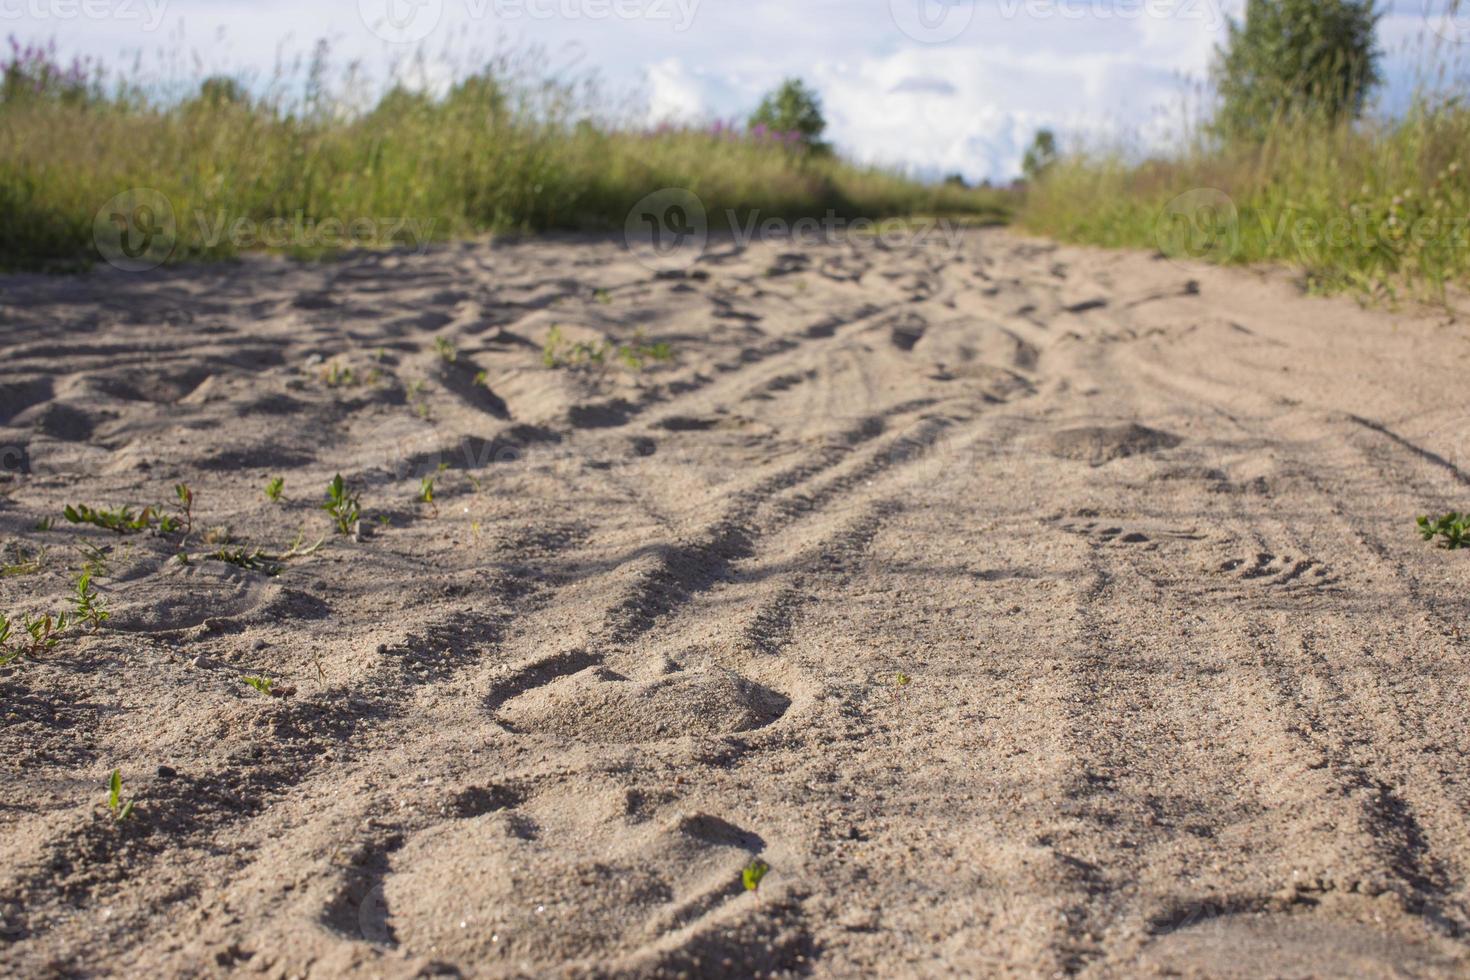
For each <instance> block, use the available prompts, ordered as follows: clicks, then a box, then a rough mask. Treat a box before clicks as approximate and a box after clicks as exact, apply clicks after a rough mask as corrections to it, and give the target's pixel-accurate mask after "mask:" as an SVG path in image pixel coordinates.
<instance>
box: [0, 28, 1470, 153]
mask: <svg viewBox="0 0 1470 980" xmlns="http://www.w3.org/2000/svg"><path fill="white" fill-rule="evenodd" d="M1446 2H1451V0H1398V3H1397V5H1396V6H1395V7H1393V8H1390V9H1389V13H1388V16H1387V17H1386V18H1385V20H1384V22H1383V25H1382V28H1381V30H1380V38H1381V41H1382V44H1383V47H1384V48H1385V51H1386V52H1387V54H1388V59H1387V63H1386V68H1387V69H1388V75H1389V78H1390V80H1391V85H1390V86H1389V90H1388V91H1387V92H1386V94H1385V101H1386V102H1388V103H1389V104H1402V102H1403V100H1404V98H1405V97H1406V93H1407V92H1408V91H1409V90H1410V89H1411V88H1412V77H1413V74H1414V72H1415V70H1416V67H1417V66H1419V65H1422V64H1423V63H1424V60H1425V59H1424V55H1423V50H1422V43H1421V40H1420V39H1421V38H1424V37H1427V38H1429V39H1431V40H1432V39H1435V38H1436V37H1437V35H1436V34H1434V33H1433V32H1431V31H1429V29H1428V28H1429V27H1430V26H1434V25H1433V24H1428V23H1427V22H1426V18H1425V16H1424V11H1423V7H1422V4H1424V3H1427V4H1429V5H1430V6H1431V11H1432V12H1433V13H1435V14H1437V13H1438V9H1439V8H1440V7H1442V5H1443V4H1444V3H1446ZM1242 3H1243V0H0V33H6V34H9V33H14V34H16V35H18V36H19V37H21V38H22V39H40V38H46V37H55V38H56V40H57V41H58V43H59V44H60V46H61V47H62V49H63V50H64V51H66V52H68V53H86V54H92V55H97V56H101V57H103V58H104V59H106V60H107V61H108V62H109V63H112V64H118V63H120V62H121V61H122V59H124V58H126V57H131V56H133V55H135V54H138V53H141V55H142V58H143V61H144V63H145V65H146V66H149V67H148V70H149V71H153V72H164V73H167V74H170V75H173V76H174V77H179V76H181V75H182V76H188V77H196V76H202V75H204V74H209V73H212V72H217V71H227V72H238V71H240V70H242V69H247V70H253V71H254V72H256V73H257V74H261V75H269V73H270V72H271V69H272V66H273V65H274V64H275V63H276V60H277V58H278V56H279V54H280V52H282V51H286V52H295V53H300V52H303V51H306V50H308V49H309V48H310V46H311V44H312V43H313V42H314V41H315V40H317V39H318V38H326V39H328V40H329V41H330V43H331V45H332V50H333V55H334V58H335V59H337V60H339V61H343V62H345V61H347V60H349V59H357V60H360V61H361V62H362V63H363V65H364V66H365V67H366V68H367V70H368V71H370V72H372V73H373V74H374V75H375V76H376V77H379V78H382V77H386V76H387V74H389V73H390V71H391V70H392V69H390V68H389V66H390V65H391V64H394V63H395V62H396V63H400V64H401V63H402V62H403V61H404V59H405V58H406V57H408V56H409V55H410V54H411V53H412V52H413V51H415V50H422V51H423V53H424V56H425V70H424V75H425V76H426V77H427V83H428V84H430V85H432V84H436V83H439V82H442V81H443V79H444V78H446V77H448V75H449V74H450V73H451V71H452V69H451V68H450V67H449V65H450V64H460V65H463V64H465V63H466V62H467V61H470V60H473V58H474V57H475V54H476V53H477V52H483V51H492V50H507V49H514V50H524V49H527V48H529V47H531V46H536V47H539V48H540V49H541V51H542V52H543V54H542V55H541V56H540V57H539V59H538V61H539V63H540V64H543V65H547V66H550V67H553V68H557V69H561V70H563V71H564V72H580V71H586V70H590V69H596V70H597V72H598V73H599V75H600V77H601V78H602V80H603V81H602V84H601V85H600V86H599V91H600V92H601V93H603V94H604V95H605V96H607V97H609V98H615V99H616V101H617V102H618V103H619V104H620V105H622V106H624V107H625V108H626V109H627V111H629V112H631V113H632V114H634V115H635V116H636V117H638V118H639V119H640V120H644V121H648V122H654V121H658V120H662V119H671V120H676V121H696V120H708V119H713V118H732V117H740V116H743V115H744V114H745V113H747V112H748V111H749V110H750V108H751V107H752V106H753V105H754V103H755V102H756V101H757V100H758V99H759V97H760V94H761V93H762V92H763V91H765V90H767V89H769V88H770V87H771V86H772V85H774V84H776V83H777V82H779V81H780V79H781V78H782V77H783V76H786V75H793V74H794V75H800V76H802V77H803V78H805V79H806V80H807V81H808V82H810V83H811V84H813V85H815V86H816V88H817V89H818V90H819V91H820V92H821V94H822V96H823V99H824V101H825V105H826V111H827V116H828V120H829V123H830V130H829V133H830V136H831V138H832V139H833V141H834V142H836V143H837V144H838V145H839V147H841V148H842V149H843V151H844V152H846V153H848V154H849V155H851V156H854V157H857V158H859V159H862V160H865V161H870V162H875V163H883V164H890V165H896V166H902V167H906V168H909V169H912V170H914V171H916V172H920V173H923V174H941V173H949V172H960V173H963V174H965V175H966V176H967V177H969V178H971V179H978V178H981V177H991V178H993V179H1004V178H1007V177H1009V176H1011V175H1013V174H1014V173H1016V171H1017V170H1018V169H1019V162H1020V155H1021V151H1022V149H1023V148H1024V146H1025V144H1026V143H1027V142H1028V141H1029V139H1030V137H1031V134H1032V133H1033V132H1034V131H1035V130H1036V129H1037V128H1038V127H1041V126H1049V127H1052V128H1054V129H1056V130H1058V131H1059V132H1060V133H1061V134H1063V136H1064V139H1071V140H1074V141H1075V140H1086V141H1093V142H1101V141H1108V140H1113V139H1118V138H1122V139H1124V140H1126V141H1127V142H1128V143H1129V144H1130V145H1134V146H1139V145H1150V144H1153V143H1156V142H1159V141H1162V140H1165V139H1167V136H1168V133H1169V132H1170V131H1171V130H1175V129H1177V128H1178V123H1179V121H1180V119H1181V118H1182V116H1183V114H1184V110H1185V106H1186V105H1187V104H1188V102H1189V92H1190V85H1189V80H1190V79H1195V80H1198V79H1201V78H1203V77H1204V74H1205V72H1206V69H1207V66H1208V64H1209V61H1210V56H1211V51H1212V49H1213V46H1214V45H1215V43H1216V42H1217V41H1218V40H1219V39H1220V38H1221V37H1223V35H1224V30H1225V28H1224V23H1225V17H1226V16H1227V15H1230V14H1238V11H1239V9H1240V7H1241V5H1242ZM390 4H391V5H392V6H391V8H390V6H389V5H390ZM1467 8H1470V4H1467ZM1436 23H1438V22H1437V21H1436ZM1439 26H1441V29H1442V30H1441V33H1444V34H1447V35H1449V41H1446V42H1444V49H1445V50H1446V51H1448V52H1449V53H1450V54H1451V55H1453V56H1456V57H1459V56H1464V55H1470V9H1467V13H1463V14H1461V15H1460V16H1459V19H1458V20H1457V21H1454V22H1449V23H1448V24H1447V26H1446V25H1444V24H1441V25H1439ZM1450 42H1458V43H1450ZM446 52H447V56H446V54H445V53H446ZM163 64H166V65H167V66H168V67H167V68H159V67H158V66H159V65H163ZM400 70H401V69H400Z"/></svg>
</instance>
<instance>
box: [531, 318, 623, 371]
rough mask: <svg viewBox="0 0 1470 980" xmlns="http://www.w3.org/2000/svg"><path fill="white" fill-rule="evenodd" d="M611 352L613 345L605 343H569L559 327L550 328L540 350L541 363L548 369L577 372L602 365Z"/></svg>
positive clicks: (583, 341)
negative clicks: (567, 369)
mask: <svg viewBox="0 0 1470 980" xmlns="http://www.w3.org/2000/svg"><path fill="white" fill-rule="evenodd" d="M612 352H613V345H612V344H610V343H607V342H606V341H603V342H602V343H600V344H591V343H588V342H587V341H585V340H578V341H571V340H568V339H567V338H566V336H565V335H564V334H563V333H562V332H561V327H552V328H551V329H550V330H549V331H548V332H547V334H546V343H545V344H544V345H543V346H542V348H541V363H542V364H544V365H545V366H546V367H548V368H570V369H573V370H577V369H581V368H589V367H594V366H600V365H602V364H603V363H604V362H606V360H607V356H608V354H610V353H612Z"/></svg>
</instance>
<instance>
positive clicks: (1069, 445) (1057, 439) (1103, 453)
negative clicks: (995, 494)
mask: <svg viewBox="0 0 1470 980" xmlns="http://www.w3.org/2000/svg"><path fill="white" fill-rule="evenodd" d="M1183 441H1184V440H1183V439H1181V438H1179V437H1178V436H1176V435H1174V434H1173V433H1170V432H1161V431H1160V430H1158V429H1150V428H1149V427H1148V426H1145V425H1139V424H1138V423H1136V422H1127V423H1122V424H1118V425H1081V426H1077V427H1075V428H1070V429H1062V430H1061V431H1059V432H1053V433H1050V434H1048V435H1047V436H1045V437H1044V438H1043V439H1042V440H1041V443H1040V445H1041V448H1042V449H1043V450H1044V451H1045V452H1047V453H1050V454H1051V455H1053V456H1059V457H1061V458H1062V459H1075V460H1078V461H1080V462H1084V463H1090V464H1091V465H1093V466H1101V465H1103V464H1104V463H1108V462H1111V461H1113V460H1115V459H1122V458H1124V457H1125V456H1138V455H1142V454H1145V453H1153V452H1158V451H1159V450H1162V449H1173V448H1174V447H1175V446H1177V445H1179V444H1180V443H1181V442H1183Z"/></svg>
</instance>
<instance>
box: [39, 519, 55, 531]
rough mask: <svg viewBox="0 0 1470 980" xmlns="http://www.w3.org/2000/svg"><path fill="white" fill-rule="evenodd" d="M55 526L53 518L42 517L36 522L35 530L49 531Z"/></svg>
mask: <svg viewBox="0 0 1470 980" xmlns="http://www.w3.org/2000/svg"><path fill="white" fill-rule="evenodd" d="M55 526H56V518H54V517H43V518H41V519H40V520H39V521H37V522H36V530H37V531H49V530H51V529H52V528H53V527H55Z"/></svg>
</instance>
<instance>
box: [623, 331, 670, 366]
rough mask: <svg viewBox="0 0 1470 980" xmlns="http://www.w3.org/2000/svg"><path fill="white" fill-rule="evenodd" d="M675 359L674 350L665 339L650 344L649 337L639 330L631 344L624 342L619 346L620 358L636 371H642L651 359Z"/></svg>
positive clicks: (663, 360)
mask: <svg viewBox="0 0 1470 980" xmlns="http://www.w3.org/2000/svg"><path fill="white" fill-rule="evenodd" d="M673 359H674V350H673V348H672V347H670V346H669V345H668V344H667V343H665V342H664V341H659V342H658V343H656V344H650V343H649V342H648V339H647V338H646V337H645V336H644V335H643V331H642V330H639V331H638V332H637V333H636V334H634V335H633V342H632V343H631V344H624V345H623V346H621V347H619V348H618V360H620V361H622V362H623V363H624V364H625V365H627V366H628V367H629V368H631V369H633V370H634V371H642V370H643V369H644V368H645V367H647V366H648V363H649V362H650V361H653V362H656V363H663V362H665V361H671V360H673Z"/></svg>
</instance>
